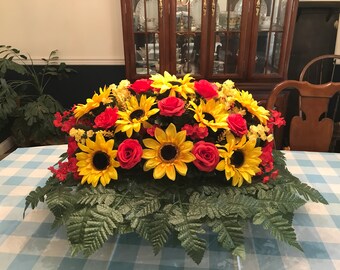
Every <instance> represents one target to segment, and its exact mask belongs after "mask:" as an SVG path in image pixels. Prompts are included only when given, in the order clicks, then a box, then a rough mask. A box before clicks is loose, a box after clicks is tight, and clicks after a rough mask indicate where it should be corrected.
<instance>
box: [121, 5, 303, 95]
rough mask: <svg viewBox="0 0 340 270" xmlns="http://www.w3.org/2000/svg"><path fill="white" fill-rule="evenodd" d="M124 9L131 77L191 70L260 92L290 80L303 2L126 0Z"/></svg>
mask: <svg viewBox="0 0 340 270" xmlns="http://www.w3.org/2000/svg"><path fill="white" fill-rule="evenodd" d="M121 7H122V20H123V35H124V52H125V63H126V76H127V78H128V79H129V80H132V81H133V80H135V79H138V78H143V77H149V75H150V74H155V73H163V72H164V71H169V73H171V74H176V75H177V76H178V77H179V76H183V75H184V74H186V73H191V74H193V75H194V77H196V78H197V79H200V78H204V79H207V80H210V81H220V82H222V81H224V80H226V79H232V80H233V81H235V83H236V85H237V87H238V88H242V89H246V90H259V93H260V92H261V90H263V91H265V92H266V91H268V90H270V89H272V88H273V85H275V84H276V83H277V82H279V81H282V80H284V79H286V78H287V71H288V62H289V56H290V51H291V46H292V38H293V32H294V25H295V19H296V13H297V8H298V0H121ZM267 93H268V92H267Z"/></svg>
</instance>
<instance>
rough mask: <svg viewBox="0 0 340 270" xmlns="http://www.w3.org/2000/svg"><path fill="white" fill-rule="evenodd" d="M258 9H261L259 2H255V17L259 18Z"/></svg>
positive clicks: (258, 0)
mask: <svg viewBox="0 0 340 270" xmlns="http://www.w3.org/2000/svg"><path fill="white" fill-rule="evenodd" d="M260 7H261V0H257V2H256V17H258V16H259V13H260Z"/></svg>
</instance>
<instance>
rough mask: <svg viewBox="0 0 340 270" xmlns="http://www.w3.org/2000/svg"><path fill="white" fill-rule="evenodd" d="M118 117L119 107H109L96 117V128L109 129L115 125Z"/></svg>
mask: <svg viewBox="0 0 340 270" xmlns="http://www.w3.org/2000/svg"><path fill="white" fill-rule="evenodd" d="M117 119H118V109H117V108H116V107H114V108H112V107H107V108H106V109H105V111H103V112H102V113H100V114H98V115H97V116H96V118H95V119H94V123H95V126H94V127H95V128H103V129H109V128H111V127H113V126H114V124H115V123H116V121H117Z"/></svg>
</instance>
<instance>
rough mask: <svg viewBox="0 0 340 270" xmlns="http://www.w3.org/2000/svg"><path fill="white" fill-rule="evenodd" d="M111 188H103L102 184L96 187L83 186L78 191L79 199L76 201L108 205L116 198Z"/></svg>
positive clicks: (85, 203) (84, 203)
mask: <svg viewBox="0 0 340 270" xmlns="http://www.w3.org/2000/svg"><path fill="white" fill-rule="evenodd" d="M115 193H116V192H115V191H114V190H113V189H109V188H104V187H103V186H102V185H98V186H97V187H95V188H94V187H92V186H91V187H88V188H84V189H82V190H81V191H80V192H79V196H78V197H79V200H78V202H77V203H79V204H83V205H91V206H92V205H95V204H106V205H110V204H112V203H113V202H114V200H115V199H116V196H115Z"/></svg>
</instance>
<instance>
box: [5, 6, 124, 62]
mask: <svg viewBox="0 0 340 270" xmlns="http://www.w3.org/2000/svg"><path fill="white" fill-rule="evenodd" d="M0 6H1V16H0V44H5V45H13V46H15V47H17V48H18V49H21V50H22V51H23V52H28V53H30V54H31V56H32V58H33V59H34V60H39V59H41V58H42V57H47V56H48V54H49V52H50V51H52V50H55V49H58V50H59V57H60V59H61V60H63V61H65V62H66V63H67V64H72V65H79V64H80V65H82V64H87V65H122V64H124V50H123V41H122V35H123V34H122V22H121V9H120V0H96V1H94V0H0Z"/></svg>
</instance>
